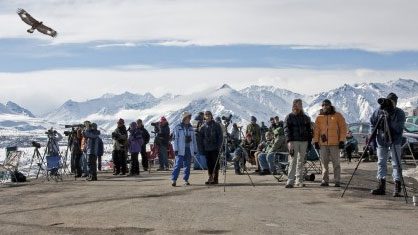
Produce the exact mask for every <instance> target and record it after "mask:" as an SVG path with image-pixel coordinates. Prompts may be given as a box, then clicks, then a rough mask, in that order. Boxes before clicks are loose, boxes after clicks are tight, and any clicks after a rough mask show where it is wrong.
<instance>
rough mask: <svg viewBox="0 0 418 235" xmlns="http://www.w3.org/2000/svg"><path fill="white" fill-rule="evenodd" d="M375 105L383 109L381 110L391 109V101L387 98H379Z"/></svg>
mask: <svg viewBox="0 0 418 235" xmlns="http://www.w3.org/2000/svg"><path fill="white" fill-rule="evenodd" d="M377 103H378V104H379V105H380V109H383V110H387V109H390V108H393V103H392V101H391V100H390V99H387V98H379V99H377Z"/></svg>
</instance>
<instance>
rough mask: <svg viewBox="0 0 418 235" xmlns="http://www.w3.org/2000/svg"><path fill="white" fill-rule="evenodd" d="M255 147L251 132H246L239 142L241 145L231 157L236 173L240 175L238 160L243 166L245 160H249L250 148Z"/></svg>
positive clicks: (253, 148)
mask: <svg viewBox="0 0 418 235" xmlns="http://www.w3.org/2000/svg"><path fill="white" fill-rule="evenodd" d="M256 148H257V145H256V143H255V141H254V140H253V138H252V136H251V134H247V136H245V139H244V140H243V141H242V142H241V145H240V146H239V147H238V148H237V149H236V150H235V152H234V158H233V159H232V161H234V168H235V174H236V175H241V167H240V162H242V163H243V166H245V163H246V160H247V159H248V160H249V156H250V153H251V150H255V149H256Z"/></svg>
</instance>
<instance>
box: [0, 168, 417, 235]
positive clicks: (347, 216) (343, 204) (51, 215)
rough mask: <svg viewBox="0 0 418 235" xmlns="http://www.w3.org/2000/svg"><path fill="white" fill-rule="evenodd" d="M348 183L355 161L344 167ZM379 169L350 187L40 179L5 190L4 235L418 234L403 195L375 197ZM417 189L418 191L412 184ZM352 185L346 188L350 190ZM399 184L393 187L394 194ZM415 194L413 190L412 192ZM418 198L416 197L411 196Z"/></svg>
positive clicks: (145, 178)
mask: <svg viewBox="0 0 418 235" xmlns="http://www.w3.org/2000/svg"><path fill="white" fill-rule="evenodd" d="M342 166H343V175H342V176H343V179H344V181H345V182H347V181H348V177H349V176H351V173H352V171H353V169H354V166H355V164H354V163H351V164H350V165H349V164H347V163H346V162H343V163H342ZM375 170H376V164H375V163H362V164H361V165H360V168H359V170H358V171H357V174H356V175H355V176H354V180H353V182H352V184H351V185H350V188H349V190H348V191H347V193H346V195H345V197H344V198H343V199H341V198H340V195H341V193H342V190H343V188H334V187H328V188H322V187H320V186H319V178H320V177H318V176H317V180H316V181H315V182H308V183H307V187H305V188H294V189H285V188H284V182H278V181H277V180H276V179H274V178H273V177H272V176H258V175H251V177H252V179H253V181H254V183H255V185H256V186H255V187H252V186H251V185H250V183H249V179H248V177H247V176H245V175H242V176H236V175H234V174H233V172H232V171H228V172H227V184H226V192H224V188H223V186H222V185H218V186H212V187H208V186H205V185H204V184H203V182H204V181H205V180H206V174H205V172H203V171H192V176H191V180H190V182H191V183H192V185H191V186H182V185H181V183H180V181H179V184H180V185H181V186H179V187H175V188H174V187H172V186H171V185H170V181H169V174H170V173H169V172H163V173H157V172H152V173H151V174H148V172H146V173H142V174H141V176H140V177H134V178H130V177H122V176H113V175H111V173H101V174H100V175H99V181H97V182H85V181H83V180H77V181H74V180H73V179H72V178H67V179H65V180H64V182H58V183H56V182H42V181H32V182H29V183H23V184H18V185H6V186H1V187H0V233H1V234H395V233H396V234H417V231H418V210H417V209H418V207H413V206H412V204H411V203H409V204H408V205H406V204H405V202H404V199H403V198H392V197H391V195H387V196H378V197H376V196H371V195H370V194H369V190H370V188H372V187H374V186H375V180H374V175H375ZM407 184H408V186H409V187H412V186H414V187H415V188H416V187H417V184H416V182H415V181H414V180H411V179H408V180H407ZM343 186H344V185H343ZM392 188H393V184H388V194H391V193H392ZM409 189H410V190H409V193H410V195H411V188H409ZM409 200H410V201H411V198H409Z"/></svg>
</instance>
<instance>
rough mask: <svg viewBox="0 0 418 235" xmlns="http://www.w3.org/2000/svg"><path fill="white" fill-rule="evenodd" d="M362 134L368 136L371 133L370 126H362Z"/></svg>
mask: <svg viewBox="0 0 418 235" xmlns="http://www.w3.org/2000/svg"><path fill="white" fill-rule="evenodd" d="M361 127H362V128H361V133H364V134H368V133H370V125H366V124H363V125H362V126H361Z"/></svg>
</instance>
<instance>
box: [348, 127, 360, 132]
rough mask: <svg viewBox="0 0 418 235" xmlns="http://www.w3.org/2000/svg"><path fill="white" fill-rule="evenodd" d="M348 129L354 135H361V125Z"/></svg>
mask: <svg viewBox="0 0 418 235" xmlns="http://www.w3.org/2000/svg"><path fill="white" fill-rule="evenodd" d="M348 129H349V130H350V131H351V132H353V133H360V125H351V126H349V127H348Z"/></svg>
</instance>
